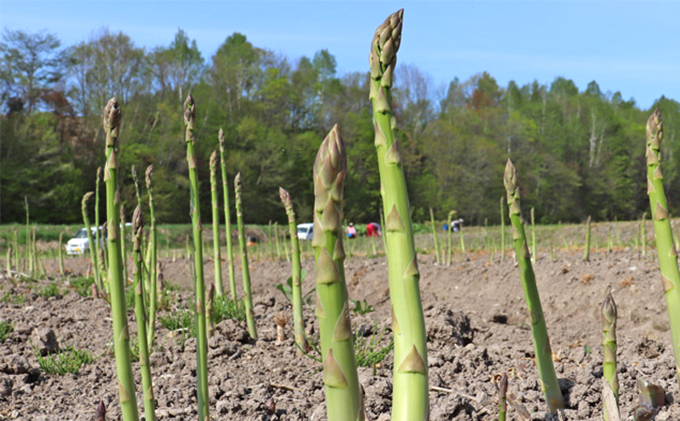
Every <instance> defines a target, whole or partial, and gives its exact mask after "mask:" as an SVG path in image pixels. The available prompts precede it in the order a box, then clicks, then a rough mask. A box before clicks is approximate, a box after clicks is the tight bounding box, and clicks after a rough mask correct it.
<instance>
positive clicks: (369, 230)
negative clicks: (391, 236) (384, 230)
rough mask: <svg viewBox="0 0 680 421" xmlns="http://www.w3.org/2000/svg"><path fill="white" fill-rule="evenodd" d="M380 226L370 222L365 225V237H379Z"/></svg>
mask: <svg viewBox="0 0 680 421" xmlns="http://www.w3.org/2000/svg"><path fill="white" fill-rule="evenodd" d="M380 234H381V232H380V225H378V224H377V223H375V222H370V223H369V224H368V225H366V235H367V236H368V237H380Z"/></svg>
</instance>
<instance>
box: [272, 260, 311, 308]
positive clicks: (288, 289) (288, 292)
mask: <svg viewBox="0 0 680 421" xmlns="http://www.w3.org/2000/svg"><path fill="white" fill-rule="evenodd" d="M306 275H307V271H306V270H304V269H302V272H301V274H300V282H301V283H302V282H303V281H304V280H305V276H306ZM274 288H276V289H278V290H279V291H281V292H282V293H283V295H284V296H285V297H286V299H287V300H288V301H289V302H291V303H292V302H293V277H292V276H289V277H288V279H286V282H285V283H280V284H276V285H274ZM315 290H316V288H312V290H311V291H309V292H308V293H307V294H306V295H305V296H304V297H302V301H303V302H304V303H305V304H307V305H310V304H311V303H312V295H313V294H314V291H315Z"/></svg>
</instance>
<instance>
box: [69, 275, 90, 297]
mask: <svg viewBox="0 0 680 421" xmlns="http://www.w3.org/2000/svg"><path fill="white" fill-rule="evenodd" d="M68 283H69V285H71V286H72V287H73V289H75V291H76V293H77V294H78V295H80V296H81V297H89V296H91V295H92V284H94V278H93V277H91V276H89V277H78V278H73V279H71V280H70V281H69V282H68Z"/></svg>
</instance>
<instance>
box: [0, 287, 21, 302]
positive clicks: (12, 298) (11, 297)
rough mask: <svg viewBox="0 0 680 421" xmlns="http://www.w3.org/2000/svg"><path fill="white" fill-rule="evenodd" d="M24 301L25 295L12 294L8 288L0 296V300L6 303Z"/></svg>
mask: <svg viewBox="0 0 680 421" xmlns="http://www.w3.org/2000/svg"><path fill="white" fill-rule="evenodd" d="M25 301H26V297H25V296H23V295H21V294H14V293H13V292H12V291H10V290H8V291H5V293H4V294H3V295H2V298H0V302H3V303H8V304H23V303H24V302H25Z"/></svg>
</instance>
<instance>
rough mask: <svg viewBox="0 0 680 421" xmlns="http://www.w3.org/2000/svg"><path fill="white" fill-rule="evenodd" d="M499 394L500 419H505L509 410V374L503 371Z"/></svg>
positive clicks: (499, 420) (503, 420) (501, 420)
mask: <svg viewBox="0 0 680 421" xmlns="http://www.w3.org/2000/svg"><path fill="white" fill-rule="evenodd" d="M498 394H499V400H500V402H499V404H498V421H505V415H506V412H508V401H507V395H508V374H507V373H503V376H501V380H500V381H499V382H498Z"/></svg>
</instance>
